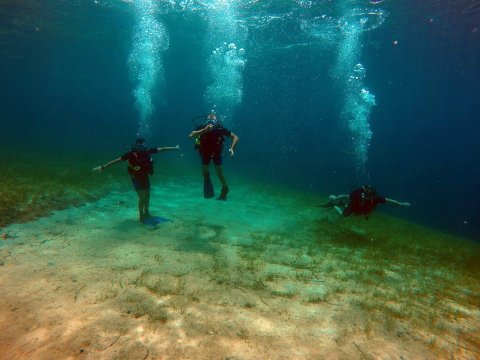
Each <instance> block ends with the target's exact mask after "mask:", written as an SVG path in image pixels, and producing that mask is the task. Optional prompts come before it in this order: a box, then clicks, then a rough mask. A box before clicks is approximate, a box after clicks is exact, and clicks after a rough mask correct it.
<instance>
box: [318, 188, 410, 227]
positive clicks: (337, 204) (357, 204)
mask: <svg viewBox="0 0 480 360" xmlns="http://www.w3.org/2000/svg"><path fill="white" fill-rule="evenodd" d="M329 199H330V201H329V202H328V203H326V204H324V205H320V206H321V207H323V208H326V209H332V208H334V209H335V211H336V212H337V214H338V215H340V216H343V217H347V216H350V215H352V214H354V215H357V216H358V215H363V216H365V219H367V220H368V217H369V216H370V215H371V214H372V213H373V212H374V211H375V209H376V207H377V205H378V204H393V205H397V206H402V207H408V206H410V203H408V202H400V201H397V200H392V199H388V198H385V197H383V196H379V195H378V194H377V192H376V190H375V189H374V188H373V187H372V186H370V185H364V186H362V187H360V188H358V189H355V190H353V191H352V192H351V193H350V195H346V194H343V195H338V196H336V195H330V196H329ZM347 199H348V202H346V200H347Z"/></svg>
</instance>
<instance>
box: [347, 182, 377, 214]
mask: <svg viewBox="0 0 480 360" xmlns="http://www.w3.org/2000/svg"><path fill="white" fill-rule="evenodd" d="M385 203H386V199H385V198H384V197H383V196H377V195H376V194H372V195H371V197H368V196H367V193H366V192H365V190H364V189H362V188H359V189H356V190H354V191H352V192H351V193H350V198H349V202H348V205H347V207H346V208H345V210H344V211H343V216H345V217H346V216H350V215H352V214H355V215H364V216H365V217H366V218H367V219H368V217H369V216H370V214H371V213H372V212H373V211H374V210H375V208H376V207H377V205H378V204H385Z"/></svg>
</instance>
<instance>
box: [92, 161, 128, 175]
mask: <svg viewBox="0 0 480 360" xmlns="http://www.w3.org/2000/svg"><path fill="white" fill-rule="evenodd" d="M119 161H122V158H121V157H119V158H118V159H115V160H112V161H109V162H108V163H106V164H105V165H100V166H97V167H94V168H93V169H92V171H98V172H100V171H103V170H104V169H105V168H107V167H109V166H110V165H113V164H115V163H117V162H119Z"/></svg>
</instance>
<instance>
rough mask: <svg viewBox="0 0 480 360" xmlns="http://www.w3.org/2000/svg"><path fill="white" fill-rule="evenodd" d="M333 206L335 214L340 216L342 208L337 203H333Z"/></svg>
mask: <svg viewBox="0 0 480 360" xmlns="http://www.w3.org/2000/svg"><path fill="white" fill-rule="evenodd" d="M333 208H334V209H335V211H336V212H337V214H338V215H339V216H342V215H343V210H342V209H340V208H339V207H338V206H337V205H334V206H333Z"/></svg>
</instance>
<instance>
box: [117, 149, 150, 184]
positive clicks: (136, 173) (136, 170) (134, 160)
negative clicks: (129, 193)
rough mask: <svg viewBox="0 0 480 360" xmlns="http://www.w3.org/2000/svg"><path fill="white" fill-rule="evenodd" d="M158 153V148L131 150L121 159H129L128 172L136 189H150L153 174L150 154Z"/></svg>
mask: <svg viewBox="0 0 480 360" xmlns="http://www.w3.org/2000/svg"><path fill="white" fill-rule="evenodd" d="M156 153H158V149H157V148H151V149H145V150H130V151H129V152H128V153H126V154H124V155H123V156H122V157H121V159H122V160H124V161H126V160H127V161H128V173H129V174H130V177H131V178H132V183H133V186H134V187H135V190H137V191H138V190H150V176H149V175H152V174H153V162H152V158H151V156H150V155H152V154H156Z"/></svg>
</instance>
